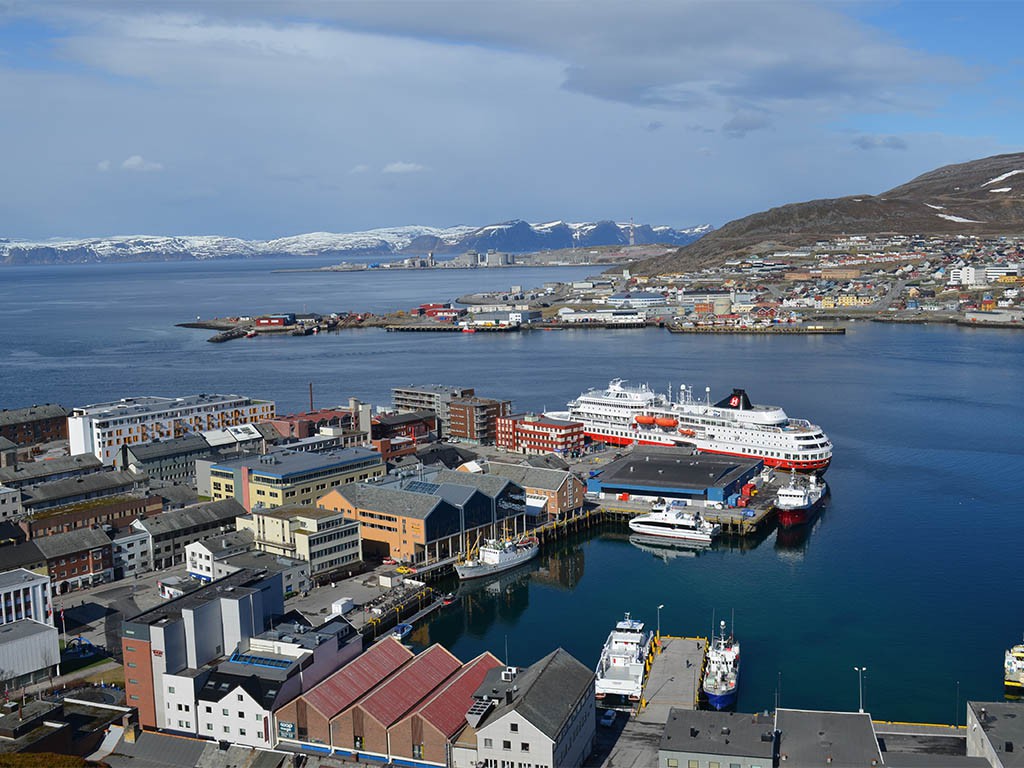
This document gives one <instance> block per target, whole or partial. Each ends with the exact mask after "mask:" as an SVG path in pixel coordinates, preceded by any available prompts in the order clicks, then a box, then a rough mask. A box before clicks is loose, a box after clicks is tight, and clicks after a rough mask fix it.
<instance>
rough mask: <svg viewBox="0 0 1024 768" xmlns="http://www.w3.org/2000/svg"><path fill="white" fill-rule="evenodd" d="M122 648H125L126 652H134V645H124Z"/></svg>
mask: <svg viewBox="0 0 1024 768" xmlns="http://www.w3.org/2000/svg"><path fill="white" fill-rule="evenodd" d="M124 650H125V652H126V653H135V646H134V645H126V646H125V647H124Z"/></svg>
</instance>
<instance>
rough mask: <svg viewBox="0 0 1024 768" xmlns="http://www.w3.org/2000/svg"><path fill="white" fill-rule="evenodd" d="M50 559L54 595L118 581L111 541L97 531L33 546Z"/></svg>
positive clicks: (58, 535)
mask: <svg viewBox="0 0 1024 768" xmlns="http://www.w3.org/2000/svg"><path fill="white" fill-rule="evenodd" d="M31 543H32V544H35V546H36V547H37V548H38V549H39V551H40V552H41V553H42V555H43V557H44V558H46V570H47V572H48V573H49V574H50V579H51V580H52V582H53V592H54V594H59V595H63V594H64V593H65V592H68V591H70V590H73V589H80V588H83V587H91V586H93V585H94V584H102V583H103V582H105V581H111V580H112V579H113V578H114V553H113V548H112V546H111V544H110V537H108V536H107V535H106V534H105V533H104V532H103V531H100V530H97V529H95V528H78V529H76V530H73V531H68V532H66V533H55V534H53V535H51V536H43V537H41V538H38V539H35V540H33V541H32V542H31Z"/></svg>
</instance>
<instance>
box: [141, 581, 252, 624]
mask: <svg viewBox="0 0 1024 768" xmlns="http://www.w3.org/2000/svg"><path fill="white" fill-rule="evenodd" d="M262 581H263V574H261V573H259V572H256V571H250V570H244V571H238V572H237V573H232V574H230V575H229V576H225V577H224V578H222V579H217V580H216V581H211V582H210V583H209V584H206V585H204V586H203V587H201V588H199V589H197V590H195V591H192V592H189V593H188V594H186V595H182V596H181V597H176V598H174V599H172V600H168V601H167V602H165V603H161V604H160V605H158V606H156V607H155V608H151V609H150V610H148V611H143V612H142V613H139V614H136V615H135V616H132V617H130V618H126V619H125V624H146V625H149V626H152V625H154V624H160V623H165V622H170V621H175V620H177V619H179V618H181V612H182V611H186V610H191V609H193V608H196V607H198V606H201V605H204V604H206V603H208V602H210V601H211V600H218V599H220V598H222V597H228V596H235V597H240V596H243V595H249V594H252V593H253V592H257V591H259V588H260V583H261V582H262Z"/></svg>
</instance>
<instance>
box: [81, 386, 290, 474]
mask: <svg viewBox="0 0 1024 768" xmlns="http://www.w3.org/2000/svg"><path fill="white" fill-rule="evenodd" d="M273 417H274V404H273V403H272V402H270V401H267V400H253V399H252V398H249V397H242V396H240V395H206V394H203V395H189V396H187V397H126V398H122V399H121V400H117V401H114V402H109V403H96V404H94V405H86V406H82V407H80V408H75V409H74V410H73V411H72V412H71V415H70V416H68V417H67V420H68V440H69V441H70V443H71V452H72V453H91V454H93V455H94V456H96V457H97V458H98V459H100V460H101V461H102V462H103V463H104V464H106V465H111V464H113V463H114V462H115V461H116V460H117V457H118V454H119V453H120V450H121V446H122V445H137V444H142V443H151V442H153V441H154V440H162V439H171V438H177V437H182V436H183V435H185V434H188V433H191V432H202V431H203V430H207V429H216V428H218V427H230V426H235V425H238V424H248V423H249V422H253V421H264V420H266V419H270V418H273Z"/></svg>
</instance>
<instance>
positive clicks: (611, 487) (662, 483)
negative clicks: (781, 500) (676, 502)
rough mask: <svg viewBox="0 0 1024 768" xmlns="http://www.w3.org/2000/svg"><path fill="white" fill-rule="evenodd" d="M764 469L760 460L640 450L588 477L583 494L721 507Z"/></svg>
mask: <svg viewBox="0 0 1024 768" xmlns="http://www.w3.org/2000/svg"><path fill="white" fill-rule="evenodd" d="M763 466H764V463H763V462H762V461H761V460H760V459H746V458H740V457H738V456H720V455H718V454H699V453H690V452H688V451H687V450H686V449H684V448H657V447H647V446H643V447H639V448H637V449H636V450H634V451H633V452H632V453H630V454H628V455H626V456H623V457H622V458H620V459H616V460H615V461H613V462H611V463H610V464H608V466H606V467H605V468H604V469H603V470H598V471H595V472H593V473H592V475H593V476H592V477H591V478H590V479H588V480H587V493H589V494H597V495H598V498H602V499H607V498H622V499H630V498H634V497H638V498H640V499H651V500H654V499H658V498H663V499H693V500H700V501H707V502H725V500H726V499H727V498H728V497H729V496H731V495H732V494H735V493H739V492H740V490H741V488H742V487H743V485H744V483H747V482H749V481H750V480H751V479H752V478H753V477H754V476H755V475H757V474H758V473H759V472H760V471H761V469H762V467H763Z"/></svg>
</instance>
